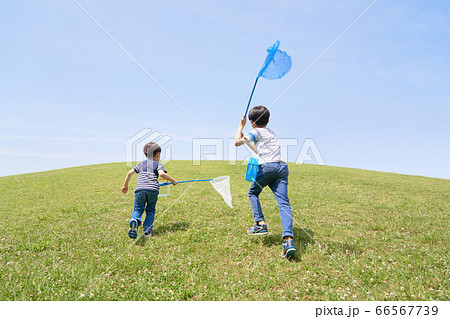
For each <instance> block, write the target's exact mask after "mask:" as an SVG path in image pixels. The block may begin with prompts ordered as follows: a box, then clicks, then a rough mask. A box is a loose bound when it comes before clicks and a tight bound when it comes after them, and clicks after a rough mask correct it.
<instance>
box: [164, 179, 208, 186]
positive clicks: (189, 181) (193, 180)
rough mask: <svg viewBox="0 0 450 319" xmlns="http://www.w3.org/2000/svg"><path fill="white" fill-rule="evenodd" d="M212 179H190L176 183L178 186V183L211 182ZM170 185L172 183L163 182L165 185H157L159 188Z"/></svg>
mask: <svg viewBox="0 0 450 319" xmlns="http://www.w3.org/2000/svg"><path fill="white" fill-rule="evenodd" d="M212 180H213V179H212V178H209V179H190V180H187V181H179V182H178V184H180V183H192V182H209V181H212ZM171 184H172V182H165V183H159V186H167V185H171Z"/></svg>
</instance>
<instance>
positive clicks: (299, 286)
mask: <svg viewBox="0 0 450 319" xmlns="http://www.w3.org/2000/svg"><path fill="white" fill-rule="evenodd" d="M166 168H167V169H168V171H169V174H171V175H173V176H174V177H175V178H177V179H178V180H183V179H192V178H211V177H216V176H221V175H230V176H231V191H232V195H233V204H234V209H231V208H229V207H228V206H227V205H226V204H225V203H224V202H223V201H222V198H221V197H220V195H218V194H217V193H216V192H215V191H214V189H213V188H212V187H211V185H210V184H209V183H208V182H203V183H201V182H199V183H196V184H192V183H190V184H180V185H178V186H175V187H172V195H171V196H167V197H162V198H160V199H159V201H158V205H157V213H156V219H155V220H156V222H155V236H154V237H153V238H151V239H150V240H148V241H146V242H144V241H142V240H140V241H137V242H134V241H132V240H131V239H129V238H128V237H127V232H128V228H127V224H128V220H129V215H130V213H131V210H132V207H133V190H134V189H133V187H134V185H136V180H137V176H134V177H133V179H132V180H131V183H130V191H129V193H128V194H127V195H124V194H122V193H120V189H121V186H122V183H123V179H124V177H125V174H126V172H127V171H128V170H129V168H127V167H126V166H125V164H123V163H117V164H104V165H93V166H84V167H75V168H69V169H63V170H55V171H49V172H42V173H34V174H25V175H18V176H8V177H1V178H0V190H1V191H0V223H1V224H0V229H1V235H0V249H1V255H0V258H1V259H0V299H1V300H372V298H373V299H375V300H449V299H450V298H449V284H450V276H449V269H448V248H449V212H450V180H440V179H433V178H425V177H417V176H406V175H398V174H389V173H380V172H373V171H365V170H357V169H347V168H337V167H329V166H315V165H302V166H294V165H290V184H289V195H290V200H291V204H292V207H293V211H294V220H295V223H294V234H295V242H296V246H297V255H298V257H297V258H296V259H295V260H294V261H287V260H285V259H282V258H281V257H280V253H281V223H280V216H279V212H278V209H277V206H276V202H275V201H274V198H273V195H272V194H271V193H270V191H268V190H266V191H264V192H263V193H262V194H261V201H262V205H263V209H264V212H265V216H266V222H267V223H268V226H269V231H270V234H269V235H267V236H260V237H258V238H255V237H251V236H247V235H245V229H246V228H248V227H250V226H251V225H252V223H253V220H252V213H251V208H250V203H249V201H248V197H247V190H248V187H249V183H248V182H246V181H245V180H244V175H245V166H228V165H227V164H226V163H225V162H203V163H202V165H201V166H200V167H199V166H192V165H191V162H189V161H172V162H170V163H169V164H168V165H167V166H166ZM131 186H133V187H131ZM191 186H192V187H191ZM184 192H185V193H184ZM183 193H184V195H183V196H181V197H180V198H179V196H180V195H181V194H183ZM133 243H135V245H132V244H133Z"/></svg>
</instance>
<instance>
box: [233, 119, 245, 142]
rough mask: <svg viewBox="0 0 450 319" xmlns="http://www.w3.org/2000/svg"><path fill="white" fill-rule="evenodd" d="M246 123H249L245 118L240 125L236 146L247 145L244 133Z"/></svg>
mask: <svg viewBox="0 0 450 319" xmlns="http://www.w3.org/2000/svg"><path fill="white" fill-rule="evenodd" d="M245 123H247V118H246V117H245V116H243V117H242V119H241V122H240V123H239V127H238V129H237V131H236V137H235V140H234V145H235V146H241V145H243V144H244V143H245V138H244V133H242V130H243V129H244V127H245Z"/></svg>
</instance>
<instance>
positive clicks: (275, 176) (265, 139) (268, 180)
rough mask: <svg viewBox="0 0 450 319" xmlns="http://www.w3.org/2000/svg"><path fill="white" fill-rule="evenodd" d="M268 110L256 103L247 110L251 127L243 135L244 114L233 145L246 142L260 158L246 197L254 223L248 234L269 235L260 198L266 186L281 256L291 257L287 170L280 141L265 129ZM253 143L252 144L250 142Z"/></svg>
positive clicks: (290, 216)
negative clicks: (279, 230)
mask: <svg viewBox="0 0 450 319" xmlns="http://www.w3.org/2000/svg"><path fill="white" fill-rule="evenodd" d="M269 117H270V112H269V110H268V109H267V108H266V107H264V106H255V107H254V108H252V109H251V110H250V112H249V113H248V119H249V120H250V123H251V124H252V127H253V129H252V130H251V131H250V132H249V133H248V134H247V135H245V136H244V134H243V133H242V130H243V129H244V127H245V124H246V122H247V119H246V117H245V116H244V117H243V118H242V119H241V122H240V124H239V128H238V130H237V132H236V139H235V145H236V146H240V145H243V144H247V145H249V146H250V147H251V148H252V149H253V150H254V151H255V152H256V153H257V154H258V157H259V165H258V173H257V176H256V180H255V181H254V182H253V183H252V185H251V186H250V189H249V191H248V196H249V198H250V203H251V205H252V210H253V215H254V219H255V225H254V226H253V227H252V228H249V229H248V230H247V233H248V234H249V235H266V234H268V230H267V225H266V222H265V221H264V215H263V213H262V209H261V203H260V201H259V194H260V193H261V191H262V190H263V188H264V187H266V186H269V187H270V189H271V190H272V192H273V194H274V195H275V198H276V200H277V203H278V209H279V210H280V217H281V225H282V226H283V244H282V248H283V250H282V256H283V257H284V258H288V259H290V258H294V256H295V246H294V234H293V232H292V210H291V205H290V204H289V198H288V194H287V186H288V176H289V170H288V166H287V164H286V163H285V162H284V161H283V159H282V158H281V151H280V144H279V143H278V139H277V137H276V136H275V133H274V132H273V131H272V130H270V129H269V128H267V127H266V126H267V123H269ZM251 143H254V144H251Z"/></svg>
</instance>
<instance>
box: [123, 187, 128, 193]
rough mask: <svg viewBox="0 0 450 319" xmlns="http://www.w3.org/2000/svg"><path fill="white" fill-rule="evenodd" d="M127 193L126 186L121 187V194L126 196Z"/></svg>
mask: <svg viewBox="0 0 450 319" xmlns="http://www.w3.org/2000/svg"><path fill="white" fill-rule="evenodd" d="M127 192H128V186H123V187H122V193H124V194H126V193H127Z"/></svg>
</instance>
